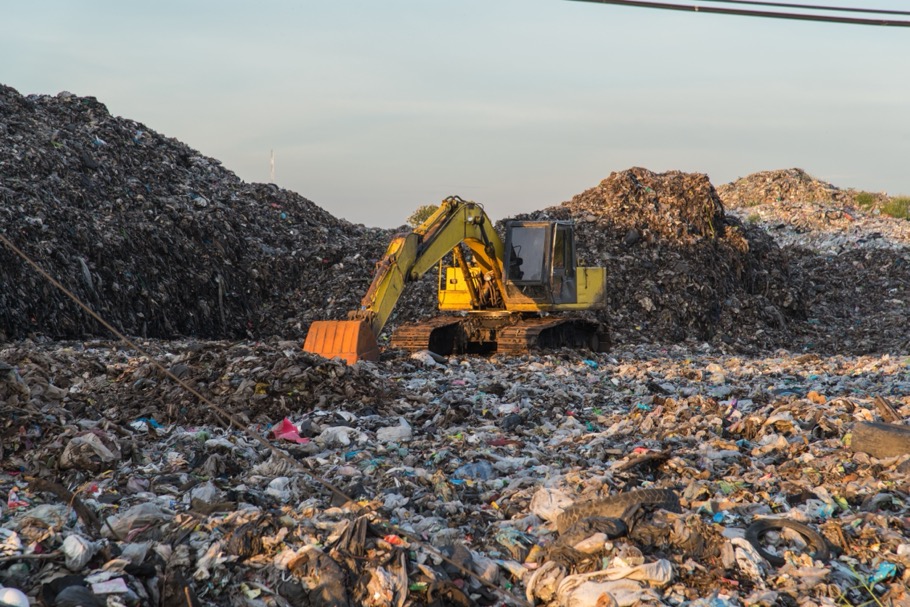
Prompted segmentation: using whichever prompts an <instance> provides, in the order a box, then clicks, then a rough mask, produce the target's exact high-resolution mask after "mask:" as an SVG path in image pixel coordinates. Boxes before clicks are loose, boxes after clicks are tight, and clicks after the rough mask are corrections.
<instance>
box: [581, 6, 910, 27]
mask: <svg viewBox="0 0 910 607" xmlns="http://www.w3.org/2000/svg"><path fill="white" fill-rule="evenodd" d="M572 1H574V2H594V3H597V4H615V5H618V6H634V7H639V8H656V9H664V10H671V11H686V12H696V13H713V14H718V15H737V16H740V17H766V18H770V19H791V20H796V21H817V22H821V23H846V24H849V25H878V26H890V27H910V21H895V20H891V19H868V18H862V17H842V16H838V15H811V14H806V13H779V12H774V11H756V10H746V9H737V8H721V7H714V6H698V5H696V4H666V3H663V2H642V1H639V0H572ZM720 1H722V0H720ZM747 4H757V3H752V2H749V3H747Z"/></svg>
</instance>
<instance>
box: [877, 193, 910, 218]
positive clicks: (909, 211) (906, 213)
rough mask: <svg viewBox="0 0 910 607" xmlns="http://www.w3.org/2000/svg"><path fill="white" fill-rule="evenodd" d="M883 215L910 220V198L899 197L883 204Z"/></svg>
mask: <svg viewBox="0 0 910 607" xmlns="http://www.w3.org/2000/svg"><path fill="white" fill-rule="evenodd" d="M882 215H890V216H891V217H897V218H898V219H910V196H898V197H895V198H892V199H891V200H889V201H888V202H886V203H885V204H883V205H882Z"/></svg>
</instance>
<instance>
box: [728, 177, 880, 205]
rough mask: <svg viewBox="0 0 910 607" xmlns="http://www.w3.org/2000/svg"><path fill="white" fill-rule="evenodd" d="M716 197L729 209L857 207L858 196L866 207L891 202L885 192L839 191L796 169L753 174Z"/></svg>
mask: <svg viewBox="0 0 910 607" xmlns="http://www.w3.org/2000/svg"><path fill="white" fill-rule="evenodd" d="M717 194H718V196H720V199H721V200H722V201H723V203H724V205H726V206H727V207H729V208H743V207H754V206H758V205H762V204H768V203H781V202H796V203H813V202H826V203H834V204H839V205H848V206H854V205H855V204H856V197H857V195H859V194H863V195H864V197H865V198H866V200H865V201H864V202H865V205H866V206H875V205H880V204H881V203H883V202H887V201H888V199H889V198H888V195H887V194H884V193H871V192H859V191H857V190H855V189H853V188H846V189H842V188H839V187H837V186H835V185H832V184H830V183H827V182H825V181H822V180H820V179H817V178H815V177H813V176H812V175H809V174H808V173H807V172H806V171H804V170H803V169H797V168H793V169H779V170H776V171H761V172H758V173H752V174H751V175H748V176H746V177H740V178H739V179H737V180H736V181H733V182H730V183H727V184H724V185H722V186H720V187H718V188H717Z"/></svg>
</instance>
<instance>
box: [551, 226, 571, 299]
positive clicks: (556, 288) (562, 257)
mask: <svg viewBox="0 0 910 607" xmlns="http://www.w3.org/2000/svg"><path fill="white" fill-rule="evenodd" d="M573 227H574V226H572V224H568V223H561V222H557V223H556V225H555V226H554V228H555V229H554V230H553V247H552V249H551V250H552V254H551V256H550V259H551V260H552V263H551V269H550V288H551V293H552V297H553V303H575V301H576V300H577V297H578V283H577V279H576V272H575V232H574V229H573Z"/></svg>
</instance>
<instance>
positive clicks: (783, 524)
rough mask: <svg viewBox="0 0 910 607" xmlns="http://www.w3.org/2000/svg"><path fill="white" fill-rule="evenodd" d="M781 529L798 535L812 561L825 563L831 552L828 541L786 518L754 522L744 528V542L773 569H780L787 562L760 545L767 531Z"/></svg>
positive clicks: (808, 528) (806, 527)
mask: <svg viewBox="0 0 910 607" xmlns="http://www.w3.org/2000/svg"><path fill="white" fill-rule="evenodd" d="M781 529H792V530H793V531H796V532H797V533H798V534H800V536H802V538H803V539H804V540H805V541H806V545H807V547H808V549H809V556H811V557H812V558H813V559H814V560H818V561H826V560H828V559H829V558H830V556H831V551H830V549H829V547H828V540H826V539H825V537H824V536H823V535H822V534H821V533H819V532H818V531H816V530H815V529H812V528H811V527H808V526H807V525H803V524H802V523H799V522H797V521H794V520H790V519H787V518H761V519H758V520H756V521H754V522H753V523H752V524H751V525H749V526H748V527H747V528H746V541H748V542H749V543H750V544H752V546H753V547H754V548H755V550H757V551H758V553H759V554H760V555H762V557H763V558H764V559H765V560H766V561H768V562H769V563H771V564H772V565H774V566H775V567H782V566H783V565H785V564H786V562H787V561H786V560H785V559H784V558H783V557H780V556H777V555H775V554H771V553H770V552H768V551H767V550H765V549H764V547H763V546H762V544H761V539H762V537H764V535H765V534H766V533H768V532H769V531H780V530H781Z"/></svg>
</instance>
